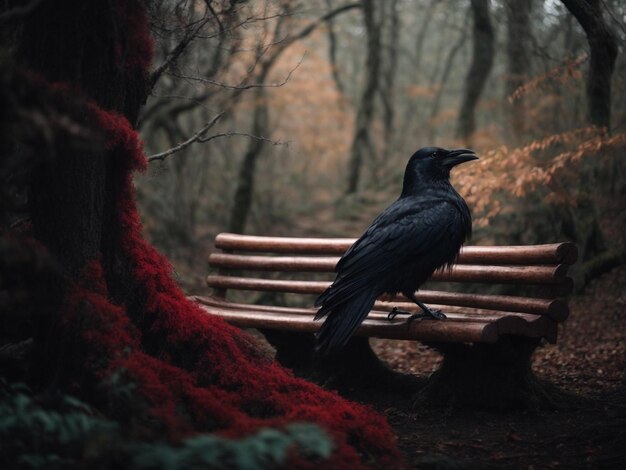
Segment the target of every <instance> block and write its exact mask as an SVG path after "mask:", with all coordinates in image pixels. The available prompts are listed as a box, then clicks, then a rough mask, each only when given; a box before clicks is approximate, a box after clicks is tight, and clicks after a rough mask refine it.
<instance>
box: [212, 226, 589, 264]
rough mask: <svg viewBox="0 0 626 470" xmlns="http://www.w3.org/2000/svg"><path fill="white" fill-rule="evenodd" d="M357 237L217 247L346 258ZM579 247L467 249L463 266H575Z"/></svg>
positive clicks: (225, 236)
mask: <svg viewBox="0 0 626 470" xmlns="http://www.w3.org/2000/svg"><path fill="white" fill-rule="evenodd" d="M355 241H356V239H355V238H295V237H260V236H253V235H239V234H234V233H220V234H218V235H217V237H216V238H215V247H216V248H219V249H221V250H228V251H242V252H258V253H276V254H310V255H342V254H343V253H344V252H345V251H346V250H347V249H348V248H349V247H350V246H351V245H352V244H353V243H354V242H355ZM577 258H578V248H577V247H576V245H575V244H573V243H570V242H561V243H551V244H545V245H518V246H465V247H463V248H462V249H461V254H460V256H459V260H458V263H459V264H466V263H467V264H573V263H574V262H576V260H577Z"/></svg>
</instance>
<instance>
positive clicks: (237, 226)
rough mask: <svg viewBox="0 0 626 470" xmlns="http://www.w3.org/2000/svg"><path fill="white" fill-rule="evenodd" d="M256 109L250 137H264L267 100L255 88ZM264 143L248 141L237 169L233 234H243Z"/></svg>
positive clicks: (259, 90) (232, 220)
mask: <svg viewBox="0 0 626 470" xmlns="http://www.w3.org/2000/svg"><path fill="white" fill-rule="evenodd" d="M255 102H256V107H255V109H254V117H253V121H252V132H251V133H252V135H255V136H259V137H262V136H266V135H268V134H269V125H268V119H269V112H268V109H267V99H266V93H265V89H264V88H262V87H261V88H257V89H256V92H255ZM263 144H264V142H263V141H262V140H259V139H254V138H251V139H250V143H249V145H248V150H247V151H246V154H245V155H244V157H243V161H242V162H241V166H240V167H239V176H238V178H237V189H236V190H235V196H234V202H233V207H232V210H231V213H230V223H229V226H228V229H229V230H230V231H231V232H234V233H244V231H245V229H246V223H247V221H248V215H249V213H250V207H251V206H252V196H253V194H254V175H255V171H256V165H257V161H258V157H259V156H260V155H261V151H262V150H263Z"/></svg>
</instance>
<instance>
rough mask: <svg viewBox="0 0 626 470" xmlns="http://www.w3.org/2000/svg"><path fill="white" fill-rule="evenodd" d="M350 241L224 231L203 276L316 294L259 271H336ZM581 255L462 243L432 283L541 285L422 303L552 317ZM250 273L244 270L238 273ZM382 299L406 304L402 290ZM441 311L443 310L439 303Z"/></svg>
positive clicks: (234, 285) (215, 283)
mask: <svg viewBox="0 0 626 470" xmlns="http://www.w3.org/2000/svg"><path fill="white" fill-rule="evenodd" d="M354 241H355V239H352V238H287V237H262V236H250V235H238V234H232V233H221V234H219V235H217V237H216V239H215V247H216V248H217V249H218V250H220V251H216V252H214V253H212V254H211V255H210V257H209V265H210V266H211V267H213V268H216V269H217V270H218V273H217V274H213V275H210V276H208V278H207V284H208V285H209V287H212V288H213V289H214V295H215V296H217V297H225V296H226V292H227V291H228V290H230V289H235V290H249V291H266V292H284V293H296V294H319V293H321V292H323V291H324V289H325V288H326V287H327V286H328V285H329V281H315V280H294V279H292V278H291V277H292V276H284V277H285V279H281V278H278V279H276V278H274V279H268V278H267V275H266V276H265V277H264V276H263V275H262V274H259V272H262V271H274V272H279V273H333V272H334V268H335V265H336V263H337V261H338V260H339V257H340V255H342V254H343V253H344V252H345V251H346V250H347V249H348V248H349V247H350V245H351V244H352V243H354ZM577 257H578V250H577V248H576V245H574V244H572V243H569V242H563V243H554V244H548V245H524V246H465V247H463V249H462V251H461V254H460V256H459V259H458V261H457V263H456V264H455V265H454V266H453V267H452V269H451V270H444V271H438V272H436V273H434V274H433V276H432V278H431V280H432V281H434V282H452V283H487V284H507V283H514V284H523V285H534V286H543V289H541V290H540V291H539V292H540V293H539V294H537V295H533V296H511V295H495V294H488V293H487V294H484V293H480V294H478V293H467V292H453V291H450V290H448V287H449V286H446V291H437V290H420V291H419V294H418V297H419V299H420V300H422V301H423V302H425V303H427V304H431V305H435V306H439V305H442V306H449V307H452V309H454V308H466V309H467V308H472V309H486V310H495V311H506V312H520V313H524V314H534V315H547V316H548V317H550V318H552V319H553V320H555V321H556V322H561V321H563V320H565V319H566V318H567V316H568V314H569V309H568V305H567V301H566V300H565V299H564V298H563V297H564V296H566V295H567V294H569V293H570V292H571V290H572V287H573V282H572V279H571V278H569V277H567V271H568V269H569V267H570V265H571V264H573V263H574V262H575V261H576V259H577ZM242 271H245V272H253V273H254V275H253V276H252V277H250V276H242V275H241V272H242ZM381 301H387V302H389V301H391V302H400V303H402V302H406V301H407V299H405V298H403V296H398V297H396V298H393V299H389V298H382V299H381ZM444 311H446V310H445V309H444Z"/></svg>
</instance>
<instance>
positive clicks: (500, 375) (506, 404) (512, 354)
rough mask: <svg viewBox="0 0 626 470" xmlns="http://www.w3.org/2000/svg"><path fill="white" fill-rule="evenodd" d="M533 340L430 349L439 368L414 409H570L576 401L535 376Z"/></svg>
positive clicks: (512, 338) (510, 339)
mask: <svg viewBox="0 0 626 470" xmlns="http://www.w3.org/2000/svg"><path fill="white" fill-rule="evenodd" d="M538 345H539V340H538V339H532V338H524V337H515V336H508V337H502V338H500V340H499V341H498V342H497V343H495V344H480V343H478V344H471V345H468V344H451V345H440V344H438V345H433V347H435V348H436V349H437V350H439V351H441V352H442V353H443V355H444V360H443V364H442V365H441V368H440V369H439V370H437V371H436V372H435V373H434V374H433V375H432V376H431V377H430V379H429V380H428V383H427V384H426V386H425V387H423V388H422V389H421V390H420V391H419V392H418V393H417V394H416V396H415V406H416V407H419V408H421V407H432V406H441V407H446V408H474V409H478V408H480V409H493V410H512V409H559V408H569V407H572V406H574V405H575V404H576V403H577V402H579V400H580V398H579V397H576V396H574V395H572V394H569V393H567V392H565V391H562V390H560V389H559V388H557V387H556V386H554V385H552V384H549V383H547V382H545V381H543V380H540V379H539V378H537V376H536V375H535V374H534V372H533V370H532V367H531V357H532V354H533V352H534V351H535V349H536V347H537V346H538Z"/></svg>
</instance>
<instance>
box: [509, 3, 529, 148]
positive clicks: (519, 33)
mask: <svg viewBox="0 0 626 470" xmlns="http://www.w3.org/2000/svg"><path fill="white" fill-rule="evenodd" d="M505 8H506V17H507V26H508V27H507V43H506V52H507V56H506V59H507V61H506V65H507V77H506V82H505V94H506V96H505V98H506V99H505V102H507V101H508V100H511V99H512V95H513V93H515V90H517V89H518V88H519V87H520V86H522V85H523V84H524V82H525V81H526V79H527V77H528V73H529V69H530V57H529V54H528V47H529V44H530V36H531V30H530V28H531V25H530V13H531V10H532V0H507V2H506V3H505ZM507 111H508V114H509V127H510V129H511V130H512V136H513V138H514V139H515V141H516V143H517V144H519V143H521V142H522V140H523V136H524V133H525V130H526V129H525V128H526V124H525V122H526V111H525V105H524V96H519V97H517V98H515V99H512V101H511V103H510V106H507Z"/></svg>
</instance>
